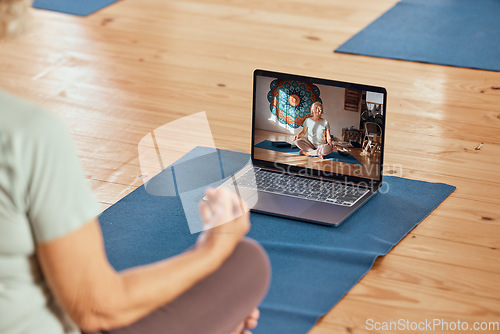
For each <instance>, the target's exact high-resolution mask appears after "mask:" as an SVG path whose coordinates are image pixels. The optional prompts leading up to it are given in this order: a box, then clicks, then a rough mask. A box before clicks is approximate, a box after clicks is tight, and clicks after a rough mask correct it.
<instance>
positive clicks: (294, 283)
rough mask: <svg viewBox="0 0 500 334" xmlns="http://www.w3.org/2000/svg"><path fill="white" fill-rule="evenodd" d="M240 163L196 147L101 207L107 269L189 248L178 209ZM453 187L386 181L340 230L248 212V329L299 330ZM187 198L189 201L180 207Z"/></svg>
mask: <svg viewBox="0 0 500 334" xmlns="http://www.w3.org/2000/svg"><path fill="white" fill-rule="evenodd" d="M248 160H249V156H248V155H247V154H243V153H237V152H231V151H224V150H214V149H209V148H203V147H197V148H195V149H194V150H192V151H191V152H189V153H188V154H186V155H185V156H184V157H183V158H181V159H180V160H179V161H177V162H176V163H174V164H173V165H172V166H170V167H168V168H166V169H165V170H164V171H163V172H161V173H160V174H159V175H158V176H156V177H154V178H153V179H151V180H150V181H149V183H148V184H146V187H145V186H141V187H139V188H137V189H136V190H135V191H133V192H132V193H131V194H129V195H128V196H126V197H124V198H123V199H121V200H120V201H119V202H117V203H116V204H115V205H113V206H111V207H110V208H109V209H107V210H106V211H104V212H103V214H102V215H101V216H100V218H99V220H100V222H101V226H102V231H103V235H104V241H105V247H106V253H107V255H108V258H109V261H110V262H111V264H112V265H113V267H114V268H115V269H117V270H123V269H126V268H130V267H133V266H137V265H141V264H147V263H152V262H155V261H158V260H161V259H165V258H167V257H170V256H174V255H176V254H179V253H181V252H182V251H183V250H185V249H187V248H189V247H191V246H192V245H193V244H194V242H195V240H196V238H197V235H196V234H190V233H189V228H188V225H187V222H186V216H185V214H184V212H183V209H182V208H183V207H184V210H196V207H197V203H198V201H199V200H201V198H202V196H203V191H204V188H205V186H203V185H204V184H205V185H207V184H210V185H216V184H220V183H221V182H223V181H224V180H226V179H227V178H228V177H230V176H231V175H232V174H234V173H235V172H237V171H238V170H240V169H241V168H242V167H243V166H244V165H245V164H246V163H248ZM193 171H197V173H196V174H193ZM193 175H195V176H196V177H193ZM172 179H174V180H175V182H174V184H173V185H172V184H171V182H172ZM172 187H173V188H175V189H174V190H175V191H174V192H171V191H172V189H170V188H172ZM454 189H455V187H453V186H450V185H446V184H442V183H429V182H422V181H415V180H408V179H403V178H398V177H391V176H388V177H384V186H383V187H382V192H380V193H379V194H377V195H375V196H374V197H373V198H372V199H371V200H370V201H368V203H366V204H365V205H364V206H363V207H362V208H361V209H359V210H358V211H357V212H356V213H354V214H353V215H352V216H351V217H349V218H348V219H347V220H346V221H345V222H344V223H343V224H342V225H340V226H339V227H327V226H321V225H314V224H309V223H303V222H299V221H295V220H290V219H284V218H277V217H272V216H267V215H262V214H253V213H252V214H251V221H252V228H251V231H250V233H249V237H251V238H253V239H255V240H257V241H259V242H260V243H261V244H262V245H263V246H264V248H265V249H266V251H267V252H268V254H269V258H270V260H271V267H272V281H271V286H270V290H269V292H268V294H267V296H266V298H265V299H264V301H263V303H262V305H261V306H260V310H261V318H260V321H259V326H258V327H257V329H255V330H253V331H252V332H253V333H255V334H269V333H287V334H304V333H307V332H308V331H309V330H310V329H311V328H312V327H313V326H314V324H315V323H316V321H317V320H318V318H319V317H320V316H322V315H324V314H325V313H327V312H328V311H329V310H330V309H331V308H332V307H333V306H334V305H335V304H336V303H337V302H338V301H339V300H340V299H341V298H342V297H343V296H344V295H345V294H346V293H347V292H348V291H349V290H350V289H351V288H352V287H353V286H354V285H355V284H356V283H357V282H358V281H359V280H360V279H361V278H362V277H363V276H364V275H365V274H366V273H367V272H368V271H369V270H370V268H371V267H372V265H373V262H374V261H375V259H376V258H377V257H378V256H382V255H385V254H387V252H389V250H391V248H392V247H393V246H394V245H396V244H397V243H398V242H399V241H400V240H401V239H402V238H403V237H404V236H405V235H406V234H407V233H408V232H409V231H411V230H412V229H413V228H414V227H415V226H416V225H417V224H418V223H419V222H420V221H422V220H423V219H424V218H425V217H426V216H427V215H428V214H429V213H430V212H432V210H434V209H435V208H436V207H437V206H438V205H439V204H440V203H441V202H442V201H443V200H444V199H445V198H446V197H447V196H448V195H449V194H450V193H452V192H453V190H454ZM155 191H156V195H152V194H151V193H155ZM176 193H177V194H179V195H175V194H176ZM168 194H170V195H171V196H167V195H168ZM183 194H184V195H185V194H188V195H187V196H184V197H183V196H182V195H183ZM181 198H182V201H181ZM188 199H190V200H191V201H192V203H191V204H187V205H186V203H185V202H186V201H188ZM186 213H187V211H186Z"/></svg>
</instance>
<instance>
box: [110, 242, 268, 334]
mask: <svg viewBox="0 0 500 334" xmlns="http://www.w3.org/2000/svg"><path fill="white" fill-rule="evenodd" d="M269 280H270V265H269V260H268V258H267V255H266V253H265V251H264V250H263V249H262V247H261V246H260V245H259V244H258V243H257V242H255V241H253V240H251V239H243V240H242V241H241V242H240V243H239V244H238V246H237V247H236V249H235V250H234V252H233V254H232V255H231V256H230V257H229V258H228V259H227V260H226V262H224V264H223V265H222V266H221V267H220V268H219V269H218V270H217V271H216V272H214V273H213V274H212V275H210V276H208V277H206V278H205V279H204V280H202V281H200V282H199V283H198V284H196V285H195V286H193V287H192V288H191V289H190V290H188V291H187V292H186V293H184V294H183V295H181V296H179V297H178V298H177V299H175V300H174V301H173V302H171V303H169V304H167V305H164V306H162V307H160V308H159V309H158V310H156V311H154V312H153V313H151V314H150V315H148V316H146V317H144V318H143V319H141V320H139V321H137V322H135V323H133V324H132V325H130V326H126V327H123V328H119V329H115V330H111V331H109V332H102V334H106V333H109V334H142V333H148V334H160V333H161V334H165V333H168V334H186V333H193V334H195V333H203V334H230V333H233V332H234V330H235V329H236V328H238V327H241V326H240V324H241V323H242V322H243V321H244V320H245V319H246V318H247V316H249V315H250V314H251V313H252V311H253V310H254V309H255V308H256V307H257V306H258V305H259V303H260V302H261V300H262V299H263V298H264V296H265V294H266V292H267V289H268V286H269ZM238 334H239V333H238Z"/></svg>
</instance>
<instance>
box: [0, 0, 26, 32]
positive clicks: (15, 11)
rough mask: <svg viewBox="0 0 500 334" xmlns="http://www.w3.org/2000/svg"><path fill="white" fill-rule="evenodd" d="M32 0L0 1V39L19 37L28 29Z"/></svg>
mask: <svg viewBox="0 0 500 334" xmlns="http://www.w3.org/2000/svg"><path fill="white" fill-rule="evenodd" d="M32 4H33V0H0V38H9V37H14V36H16V35H19V34H21V33H23V32H25V31H26V30H27V29H28V26H29V22H30V9H31V5H32Z"/></svg>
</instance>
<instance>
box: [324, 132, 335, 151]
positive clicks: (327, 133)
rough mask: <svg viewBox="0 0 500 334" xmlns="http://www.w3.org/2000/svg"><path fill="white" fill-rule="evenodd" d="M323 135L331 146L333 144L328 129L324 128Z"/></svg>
mask: <svg viewBox="0 0 500 334" xmlns="http://www.w3.org/2000/svg"><path fill="white" fill-rule="evenodd" d="M325 136H326V143H327V144H328V145H330V146H332V147H333V144H332V136H331V134H330V129H326V130H325Z"/></svg>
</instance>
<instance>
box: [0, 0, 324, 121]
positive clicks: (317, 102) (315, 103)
mask: <svg viewBox="0 0 500 334" xmlns="http://www.w3.org/2000/svg"><path fill="white" fill-rule="evenodd" d="M0 1H1V0H0ZM317 104H319V105H320V106H323V103H321V102H319V101H316V102H314V103H313V104H311V112H312V110H313V108H314V106H315V105H317Z"/></svg>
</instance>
